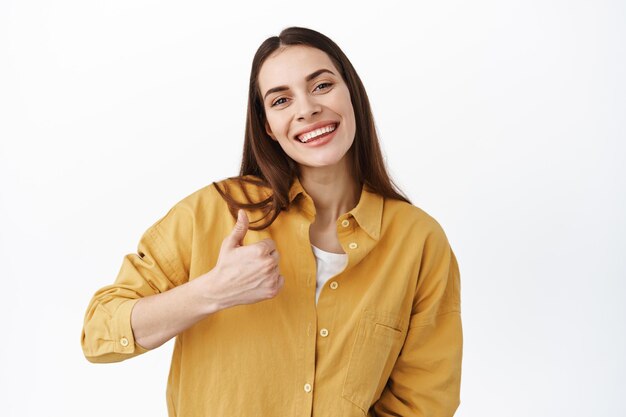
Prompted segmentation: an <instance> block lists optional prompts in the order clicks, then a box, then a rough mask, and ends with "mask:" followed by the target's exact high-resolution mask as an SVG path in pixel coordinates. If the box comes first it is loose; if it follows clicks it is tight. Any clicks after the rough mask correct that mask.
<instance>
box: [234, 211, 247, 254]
mask: <svg viewBox="0 0 626 417" xmlns="http://www.w3.org/2000/svg"><path fill="white" fill-rule="evenodd" d="M247 232H248V216H247V215H246V212H245V211H243V210H241V209H239V210H237V223H235V227H233V231H232V232H231V233H230V243H231V245H230V246H232V247H235V246H238V245H241V244H242V242H243V238H244V236H245V235H246V233H247Z"/></svg>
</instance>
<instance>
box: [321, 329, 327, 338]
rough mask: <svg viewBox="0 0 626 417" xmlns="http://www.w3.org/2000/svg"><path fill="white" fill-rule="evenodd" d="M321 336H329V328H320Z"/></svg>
mask: <svg viewBox="0 0 626 417" xmlns="http://www.w3.org/2000/svg"><path fill="white" fill-rule="evenodd" d="M320 336H322V337H326V336H328V329H322V330H320Z"/></svg>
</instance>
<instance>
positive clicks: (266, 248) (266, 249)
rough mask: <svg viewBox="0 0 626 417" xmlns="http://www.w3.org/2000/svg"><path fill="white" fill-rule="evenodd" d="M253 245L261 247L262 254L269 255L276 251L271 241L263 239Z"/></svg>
mask: <svg viewBox="0 0 626 417" xmlns="http://www.w3.org/2000/svg"><path fill="white" fill-rule="evenodd" d="M255 245H259V246H262V247H263V254H264V255H269V254H271V253H272V252H275V251H276V244H275V243H274V241H273V240H272V239H263V240H260V241H258V242H257V243H255Z"/></svg>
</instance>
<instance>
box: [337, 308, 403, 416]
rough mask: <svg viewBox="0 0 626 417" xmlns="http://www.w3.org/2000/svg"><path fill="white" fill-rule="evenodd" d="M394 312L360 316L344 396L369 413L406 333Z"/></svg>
mask: <svg viewBox="0 0 626 417" xmlns="http://www.w3.org/2000/svg"><path fill="white" fill-rule="evenodd" d="M405 332H406V330H405V329H404V326H403V323H402V320H401V319H400V318H399V317H398V316H396V315H393V314H389V313H381V312H375V311H368V310H366V311H364V312H363V313H362V316H361V319H360V320H359V327H358V330H357V335H356V339H355V341H354V346H353V347H352V353H351V354H350V362H349V364H348V371H347V373H346V379H345V381H344V385H343V391H342V396H343V397H344V398H345V399H347V400H349V401H350V402H352V403H353V404H354V405H356V406H357V407H359V408H360V409H361V410H362V411H363V414H367V412H368V410H369V408H370V406H371V405H372V403H373V402H374V401H375V400H376V399H378V398H379V397H380V394H381V393H382V390H383V388H384V387H385V385H386V383H387V379H388V378H389V375H390V374H391V370H392V369H393V365H394V364H395V362H396V359H397V357H398V354H399V353H400V350H401V348H402V344H403V343H404V339H405V337H406V333H405Z"/></svg>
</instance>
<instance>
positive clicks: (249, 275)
mask: <svg viewBox="0 0 626 417" xmlns="http://www.w3.org/2000/svg"><path fill="white" fill-rule="evenodd" d="M247 232H248V216H247V215H246V212H245V211H243V210H239V211H238V212H237V223H235V227H234V228H233V230H232V232H231V233H230V235H228V236H227V237H226V238H225V239H224V241H223V242H222V247H221V249H220V254H219V257H218V260H217V265H216V266H215V268H214V269H212V270H211V271H210V272H209V273H208V274H207V285H209V286H210V287H211V291H210V293H211V295H210V297H211V298H217V299H218V300H219V304H220V305H222V306H223V307H224V308H226V307H231V306H234V305H239V304H252V303H257V302H259V301H263V300H267V299H270V298H273V297H275V296H276V295H278V292H279V291H280V289H281V288H282V287H283V285H284V283H285V279H284V278H283V276H282V275H280V271H279V270H278V260H279V256H278V251H277V250H276V244H275V243H274V241H273V240H272V239H263V240H261V241H259V242H257V243H253V244H251V245H247V246H243V238H244V236H245V235H246V233H247Z"/></svg>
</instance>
